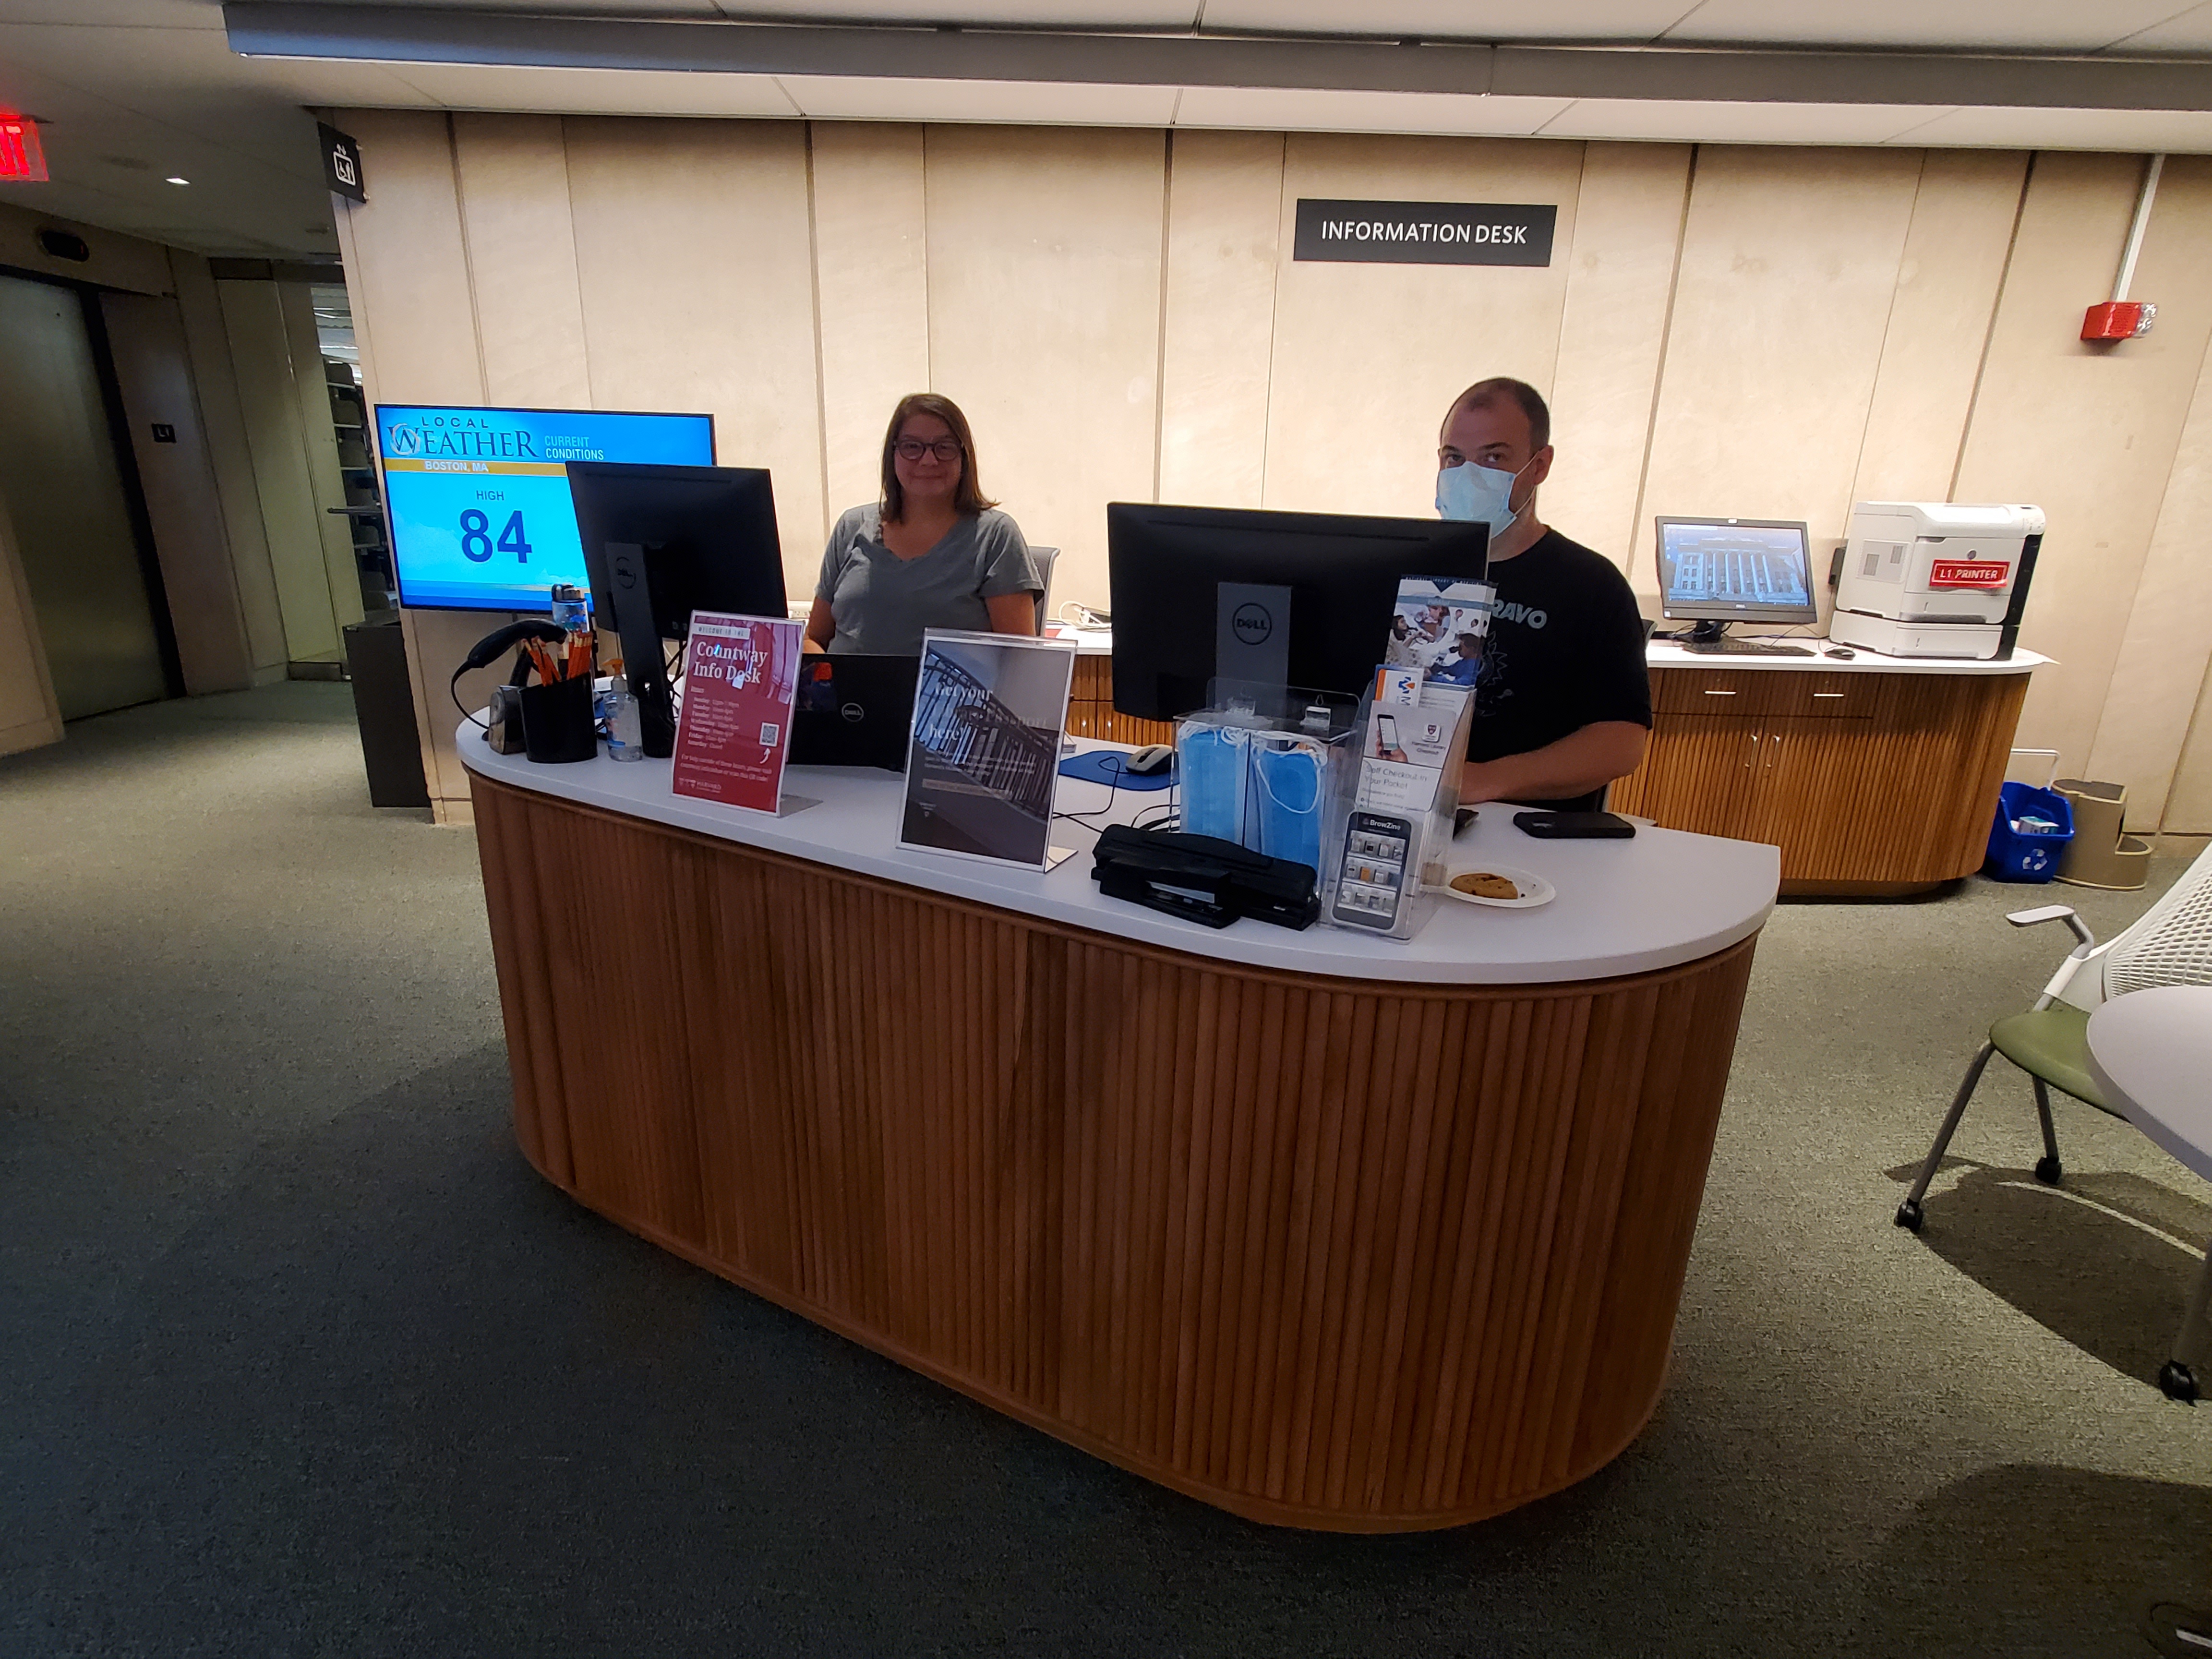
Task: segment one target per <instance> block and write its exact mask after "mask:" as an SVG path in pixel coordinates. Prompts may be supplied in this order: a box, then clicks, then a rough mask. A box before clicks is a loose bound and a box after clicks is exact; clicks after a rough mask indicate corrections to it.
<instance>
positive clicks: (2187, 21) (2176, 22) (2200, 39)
mask: <svg viewBox="0 0 2212 1659" xmlns="http://www.w3.org/2000/svg"><path fill="white" fill-rule="evenodd" d="M2112 50H2113V51H2115V52H2174V53H2186V54H2190V55H2191V56H2194V55H2197V54H2200V53H2202V54H2212V4H2207V5H2202V6H2193V7H2191V9H2189V10H2187V11H2185V12H2183V13H2182V14H2181V15H2179V16H2178V17H2170V18H2168V19H2167V20H2166V21H2164V22H2162V23H2159V24H2156V25H2154V26H2153V27H2150V28H2147V29H2144V30H2142V32H2140V33H2136V34H2130V36H2128V38H2127V39H2126V40H2119V41H2115V42H2114V43H2113V46H2112Z"/></svg>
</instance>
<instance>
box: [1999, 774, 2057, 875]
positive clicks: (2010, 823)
mask: <svg viewBox="0 0 2212 1659" xmlns="http://www.w3.org/2000/svg"><path fill="white" fill-rule="evenodd" d="M2073 839H2074V809H2073V808H2072V807H2071V806H2070V805H2068V804H2067V801H2066V797H2065V796H2063V795H2062V794H2060V793H2058V792H2057V790H2055V789H2039V788H2037V787H2035V786H2034V785H2033V784H2032V783H2008V784H2006V785H2004V786H2003V787H2001V788H2000V789H1998V791H1997V815H1996V822H1995V823H1992V824H1990V848H1989V856H1988V857H1987V858H1986V859H1984V860H1983V863H1982V873H1983V874H1984V875H1986V876H1988V877H1990V878H1991V879H1992V880H1996V881H2032V882H2044V881H2049V880H2050V879H2051V878H2052V877H2054V876H2056V875H2057V873H2058V860H2059V858H2060V856H2061V855H2062V854H2063V853H2064V852H2065V851H2066V848H2067V846H2068V844H2069V842H2072V841H2073Z"/></svg>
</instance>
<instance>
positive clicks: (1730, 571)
mask: <svg viewBox="0 0 2212 1659" xmlns="http://www.w3.org/2000/svg"><path fill="white" fill-rule="evenodd" d="M1657 523H1658V526H1659V609H1660V612H1661V614H1662V615H1663V616H1665V617H1668V619H1669V620H1671V621H1674V622H1694V623H1698V627H1697V628H1696V629H1694V630H1692V637H1694V638H1698V639H1717V638H1719V637H1720V634H1721V630H1722V629H1724V628H1726V627H1727V626H1728V624H1729V623H1759V624H1764V625H1766V626H1769V627H1777V628H1790V627H1796V626H1797V625H1798V624H1800V623H1809V622H1817V621H1819V620H1820V611H1819V610H1818V609H1817V608H1816V607H1815V606H1814V603H1813V561H1812V556H1811V552H1810V550H1809V548H1808V545H1807V543H1806V538H1805V526H1804V525H1803V524H1802V522H1796V521H1792V520H1784V519H1675V518H1662V519H1660V520H1657Z"/></svg>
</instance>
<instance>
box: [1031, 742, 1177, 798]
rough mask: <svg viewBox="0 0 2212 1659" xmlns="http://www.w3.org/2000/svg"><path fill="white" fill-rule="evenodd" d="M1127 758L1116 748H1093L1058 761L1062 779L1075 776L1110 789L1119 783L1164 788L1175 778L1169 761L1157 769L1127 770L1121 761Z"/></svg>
mask: <svg viewBox="0 0 2212 1659" xmlns="http://www.w3.org/2000/svg"><path fill="white" fill-rule="evenodd" d="M1127 759H1128V757H1127V755H1125V754H1123V753H1122V752H1121V750H1118V749H1093V750H1090V751H1089V752H1088V753H1086V754H1081V755H1070V756H1069V757H1067V758H1066V760H1064V761H1062V762H1060V776H1062V777H1063V778H1079V779H1081V780H1082V781H1084V782H1085V783H1102V784H1104V785H1105V786H1106V787H1109V788H1112V787H1114V786H1115V785H1117V784H1118V785H1120V786H1121V787H1122V788H1124V789H1139V790H1144V789H1164V788H1166V787H1168V786H1169V785H1170V784H1171V783H1173V782H1174V781H1175V776H1176V769H1175V763H1174V762H1173V761H1170V762H1169V763H1167V764H1166V765H1165V766H1163V767H1162V768H1160V769H1159V770H1158V771H1157V772H1151V773H1146V772H1130V771H1126V770H1124V769H1123V768H1122V764H1121V763H1122V762H1124V761H1126V760H1127Z"/></svg>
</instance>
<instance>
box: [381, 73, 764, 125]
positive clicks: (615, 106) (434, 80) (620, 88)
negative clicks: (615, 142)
mask: <svg viewBox="0 0 2212 1659" xmlns="http://www.w3.org/2000/svg"><path fill="white" fill-rule="evenodd" d="M398 72H399V73H400V74H402V75H404V76H405V77H406V78H407V80H408V81H409V82H411V83H412V84H413V85H414V86H416V87H417V88H420V89H421V90H422V92H424V93H426V94H428V95H429V96H430V97H432V98H435V99H436V100H438V101H439V102H440V103H441V104H443V105H445V106H447V108H449V109H473V110H509V111H522V110H529V111H536V112H540V113H544V114H549V115H704V116H763V115H765V116H772V117H781V118H785V119H787V120H788V119H791V118H794V117H796V116H797V115H798V114H799V109H798V107H797V106H795V105H794V104H793V102H792V101H791V100H790V98H789V97H788V96H787V95H786V94H785V92H784V90H783V88H781V86H780V85H778V84H777V82H776V81H775V77H774V76H767V75H711V74H690V75H687V74H660V73H657V72H653V71H650V70H564V69H506V68H497V69H495V68H485V67H481V66H478V65H475V64H403V65H399V66H398Z"/></svg>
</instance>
